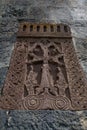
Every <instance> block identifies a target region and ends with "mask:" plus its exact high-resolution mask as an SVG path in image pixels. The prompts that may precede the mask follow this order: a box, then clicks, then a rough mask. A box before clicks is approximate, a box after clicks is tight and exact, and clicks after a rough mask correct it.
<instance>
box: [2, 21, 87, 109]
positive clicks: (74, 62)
mask: <svg viewBox="0 0 87 130" xmlns="http://www.w3.org/2000/svg"><path fill="white" fill-rule="evenodd" d="M86 93H87V81H86V78H85V75H84V72H83V70H82V68H81V66H80V64H79V61H78V58H77V56H76V53H75V49H74V46H73V42H72V37H71V32H70V28H69V27H68V26H67V25H63V24H57V25H55V24H53V25H52V24H38V23H36V24H31V23H28V22H23V23H20V27H19V31H18V34H17V42H16V43H15V46H14V50H13V53H12V57H11V61H10V67H9V70H8V74H7V77H6V80H5V84H4V88H3V95H2V96H1V97H0V108H1V109H19V110H41V109H45V110H47V109H54V110H56V109H62V110H67V109H69V110H82V109H87V94H86Z"/></svg>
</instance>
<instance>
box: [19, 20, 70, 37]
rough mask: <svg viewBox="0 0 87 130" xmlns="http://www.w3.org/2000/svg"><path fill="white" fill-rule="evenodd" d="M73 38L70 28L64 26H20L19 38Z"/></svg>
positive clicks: (25, 23) (24, 24)
mask: <svg viewBox="0 0 87 130" xmlns="http://www.w3.org/2000/svg"><path fill="white" fill-rule="evenodd" d="M28 36H29V37H33V36H34V37H38V36H39V37H48V36H49V37H71V31H70V28H69V26H67V25H64V24H38V23H37V24H35V23H34V24H32V23H29V22H23V23H21V24H20V27H19V31H18V37H28Z"/></svg>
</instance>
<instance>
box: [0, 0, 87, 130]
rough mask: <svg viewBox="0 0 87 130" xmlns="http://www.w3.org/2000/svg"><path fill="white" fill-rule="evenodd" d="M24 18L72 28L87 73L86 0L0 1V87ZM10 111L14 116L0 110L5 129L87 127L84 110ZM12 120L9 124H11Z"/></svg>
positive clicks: (71, 129)
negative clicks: (61, 24) (64, 24)
mask: <svg viewBox="0 0 87 130" xmlns="http://www.w3.org/2000/svg"><path fill="white" fill-rule="evenodd" d="M25 19H26V20H27V19H28V21H30V22H51V23H66V24H68V25H69V26H70V27H71V30H72V36H73V41H74V46H75V49H76V52H77V55H78V57H79V60H80V63H81V65H82V67H83V69H84V72H85V73H86V76H87V1H86V0H1V1H0V89H1V90H2V88H3V83H4V80H5V77H6V73H7V70H8V68H9V62H10V58H11V53H12V50H13V48H14V43H15V41H16V33H17V30H18V23H19V21H20V20H25ZM6 113H7V114H6ZM10 114H11V115H9V114H8V112H6V111H0V118H1V119H0V122H1V124H0V129H1V130H5V129H6V130H11V129H12V130H17V129H18V130H22V129H29V130H34V129H40V130H46V129H47V130H49V129H50V130H51V129H52V130H84V129H85V130H87V126H86V124H87V123H86V122H87V119H86V118H87V116H86V115H87V112H86V111H84V112H69V111H65V112H62V111H57V112H56V111H53V112H52V111H49V112H48V111H47V112H46V111H45V112H36V113H35V112H30V111H29V112H24V111H23V112H22V111H21V112H19V111H12V112H11V113H10ZM8 115H9V116H8ZM54 115H55V117H54ZM21 117H22V118H21ZM42 117H46V118H42ZM50 117H52V122H51V121H50ZM22 119H23V120H22ZM41 119H42V120H41ZM1 120H2V121H1ZM30 120H31V121H32V122H31V121H30ZM40 120H41V121H40ZM48 120H49V121H48ZM7 122H8V123H7ZM9 122H10V126H9V125H8V124H9ZM37 122H38V123H37ZM61 122H62V123H61ZM67 122H68V123H67ZM35 123H36V124H35ZM34 126H35V127H34Z"/></svg>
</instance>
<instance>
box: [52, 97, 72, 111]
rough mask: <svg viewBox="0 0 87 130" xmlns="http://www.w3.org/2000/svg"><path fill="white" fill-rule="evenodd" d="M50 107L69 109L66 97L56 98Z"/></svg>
mask: <svg viewBox="0 0 87 130" xmlns="http://www.w3.org/2000/svg"><path fill="white" fill-rule="evenodd" d="M52 105H53V107H54V109H68V108H70V101H69V99H68V98H66V97H62V96H58V97H57V98H56V100H54V101H53V104H52Z"/></svg>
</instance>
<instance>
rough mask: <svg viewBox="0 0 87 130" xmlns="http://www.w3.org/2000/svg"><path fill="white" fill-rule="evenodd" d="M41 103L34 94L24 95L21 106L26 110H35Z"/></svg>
mask: <svg viewBox="0 0 87 130" xmlns="http://www.w3.org/2000/svg"><path fill="white" fill-rule="evenodd" d="M40 104H41V100H40V99H39V98H38V97H36V96H31V97H29V96H28V97H26V98H25V99H24V100H23V102H22V106H23V108H24V109H26V110H29V109H30V110H35V109H38V108H39V106H40Z"/></svg>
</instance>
